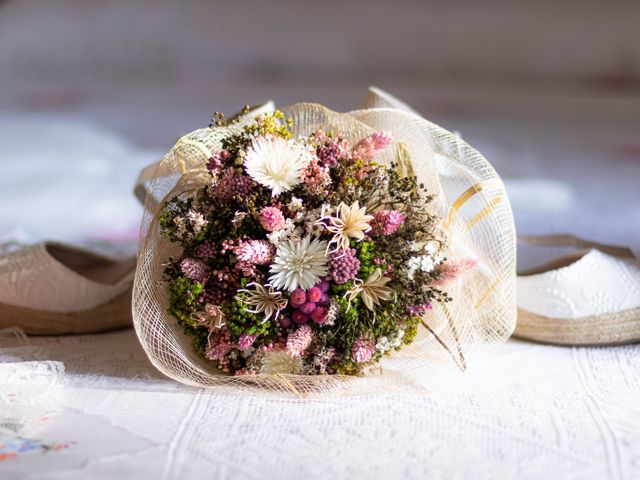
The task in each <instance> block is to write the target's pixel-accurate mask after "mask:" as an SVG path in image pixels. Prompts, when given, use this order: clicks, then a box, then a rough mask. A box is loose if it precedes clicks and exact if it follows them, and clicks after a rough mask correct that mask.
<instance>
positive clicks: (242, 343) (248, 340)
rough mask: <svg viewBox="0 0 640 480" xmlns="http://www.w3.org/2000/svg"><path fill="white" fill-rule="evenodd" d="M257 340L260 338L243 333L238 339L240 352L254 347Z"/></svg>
mask: <svg viewBox="0 0 640 480" xmlns="http://www.w3.org/2000/svg"><path fill="white" fill-rule="evenodd" d="M256 338H258V336H257V335H249V334H248V333H243V334H242V335H240V338H239V339H238V348H239V349H240V350H246V349H247V348H250V347H251V345H253V342H255V341H256Z"/></svg>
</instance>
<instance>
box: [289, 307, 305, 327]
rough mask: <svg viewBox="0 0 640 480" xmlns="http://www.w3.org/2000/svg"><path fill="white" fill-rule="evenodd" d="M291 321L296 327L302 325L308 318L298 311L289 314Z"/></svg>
mask: <svg viewBox="0 0 640 480" xmlns="http://www.w3.org/2000/svg"><path fill="white" fill-rule="evenodd" d="M291 320H293V323H295V324H296V325H304V324H305V323H307V322H308V321H309V316H308V315H305V314H304V313H302V312H301V311H300V310H295V311H294V312H292V313H291Z"/></svg>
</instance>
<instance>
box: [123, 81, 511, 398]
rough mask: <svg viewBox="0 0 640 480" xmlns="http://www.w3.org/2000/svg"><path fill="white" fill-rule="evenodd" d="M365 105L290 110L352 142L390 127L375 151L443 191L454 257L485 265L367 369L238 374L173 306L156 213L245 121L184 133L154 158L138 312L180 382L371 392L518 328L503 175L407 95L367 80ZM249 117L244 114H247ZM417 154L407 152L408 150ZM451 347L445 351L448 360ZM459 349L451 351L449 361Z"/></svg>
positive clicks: (165, 245) (303, 126)
mask: <svg viewBox="0 0 640 480" xmlns="http://www.w3.org/2000/svg"><path fill="white" fill-rule="evenodd" d="M363 107H364V108H363V109H361V110H357V111H354V112H350V113H346V114H342V113H336V112H333V111H330V110H328V109H326V108H324V107H322V106H320V105H316V104H305V103H303V104H296V105H293V106H291V107H287V108H285V109H284V113H285V115H286V116H288V117H291V118H292V119H293V122H294V126H293V128H294V133H295V134H299V135H309V134H310V133H312V132H314V131H315V130H317V129H319V128H322V129H324V130H332V131H334V132H342V133H343V134H344V135H345V136H346V137H347V138H348V139H349V140H350V141H352V142H354V143H355V142H357V141H358V140H359V139H361V138H362V137H364V136H365V135H367V134H369V133H371V132H372V131H374V130H384V131H386V132H389V133H390V134H391V135H392V138H393V142H394V145H393V148H388V149H387V150H386V153H385V154H384V155H383V157H382V158H381V159H380V158H379V159H378V160H381V161H385V162H390V161H398V162H400V164H401V165H402V167H403V168H404V169H405V170H406V171H407V173H411V171H414V172H415V174H416V175H417V176H418V178H419V180H420V181H421V182H423V183H424V184H425V185H426V186H427V187H428V189H429V190H430V191H431V192H432V193H435V194H436V195H437V199H436V201H434V202H433V204H432V205H433V208H434V209H435V213H437V214H438V215H439V216H441V217H442V218H443V226H444V229H445V232H446V237H447V240H448V243H449V250H448V252H447V256H448V257H449V258H450V259H456V258H474V259H476V260H477V261H478V262H479V267H478V268H477V269H476V270H475V271H474V272H473V273H471V274H469V275H467V276H466V277H464V278H463V279H462V280H460V281H458V282H457V283H455V284H453V285H452V286H448V287H447V288H446V290H447V291H448V293H449V294H450V295H451V296H452V297H453V299H454V300H453V302H451V303H449V304H447V305H446V306H444V305H437V306H435V307H434V309H433V310H432V311H431V312H428V314H426V315H425V317H424V325H423V326H424V328H421V330H420V332H419V334H418V335H417V336H416V339H415V341H414V342H413V343H412V344H411V345H409V346H405V347H404V348H403V349H402V351H400V352H396V353H394V354H393V355H392V357H391V358H389V359H388V360H387V359H385V360H384V361H383V362H382V364H381V365H382V370H383V373H382V374H380V375H375V376H369V377H346V376H337V375H331V376H304V375H277V376H269V375H258V376H256V377H250V378H247V377H231V376H228V375H223V374H222V373H221V372H218V371H216V369H215V368H214V367H213V366H212V364H211V362H210V361H207V360H203V359H201V358H199V357H198V356H196V354H195V353H194V352H193V349H192V347H191V340H190V338H188V337H186V336H185V335H184V334H183V333H182V330H181V328H180V326H179V325H177V321H176V319H174V318H173V317H171V316H170V315H169V314H168V313H167V297H166V286H165V285H164V284H163V283H162V273H163V263H164V262H165V261H166V260H167V258H168V257H169V256H171V255H176V254H177V253H179V252H177V251H176V246H175V245H172V244H171V243H170V242H169V241H167V240H164V239H162V238H160V236H159V234H158V232H159V229H158V224H157V220H156V213H157V211H158V209H159V205H161V204H162V201H163V199H167V198H169V197H171V196H173V195H175V194H176V193H186V194H189V193H191V192H194V191H196V190H197V189H199V188H200V187H201V186H202V185H204V184H205V182H207V181H208V173H207V170H206V164H207V161H208V159H209V157H210V156H211V153H212V152H214V151H215V150H217V149H219V148H220V142H221V140H222V139H223V138H224V137H225V136H227V135H229V134H230V133H231V131H232V130H233V129H237V128H241V126H242V123H239V124H233V125H231V126H224V127H217V128H214V129H211V128H205V129H200V130H196V131H194V132H192V133H189V134H187V135H185V136H184V137H182V138H181V139H180V140H179V141H178V142H177V143H176V145H175V146H174V147H173V148H172V149H171V150H170V151H169V153H167V154H166V155H165V156H164V158H163V159H162V161H161V162H160V163H159V164H158V165H157V167H156V169H155V172H154V174H153V175H151V176H150V180H149V181H148V182H147V183H146V185H145V189H146V191H147V192H148V195H147V197H146V202H145V213H144V218H143V222H142V240H141V243H140V251H139V258H138V269H137V272H136V279H135V284H134V292H133V319H134V325H135V328H136V332H137V333H138V337H139V338H140V341H141V343H142V346H143V347H144V349H145V351H146V352H147V354H148V356H149V358H150V360H151V361H152V363H153V364H154V365H155V366H156V367H157V368H158V369H159V370H160V371H162V372H163V373H164V374H166V375H168V376H169V377H171V378H173V379H175V380H178V381H180V382H182V383H185V384H188V385H193V386H204V387H228V388H234V387H250V388H251V387H253V388H258V389H265V390H267V391H279V392H293V393H295V394H299V395H306V394H315V393H322V392H331V393H371V392H372V391H376V390H388V389H389V388H396V387H400V386H416V385H419V384H420V383H421V381H422V380H424V379H428V378H429V376H430V375H433V372H434V371H435V369H436V367H438V368H441V367H442V366H443V365H450V366H453V365H454V363H453V362H455V364H457V365H458V367H460V368H461V369H465V368H466V363H467V359H468V356H469V352H470V351H471V348H472V347H473V346H474V345H477V344H478V343H480V342H485V341H496V340H504V339H506V338H508V337H509V335H510V334H511V333H512V331H513V329H514V328H515V321H516V302H515V245H516V242H515V230H514V225H513V218H512V214H511V209H510V206H509V202H508V199H507V196H506V193H505V190H504V186H503V184H502V182H501V180H500V179H499V177H498V175H497V174H496V172H495V170H494V169H493V168H492V167H491V165H490V164H489V163H488V162H487V161H486V160H485V159H484V158H483V157H482V155H480V153H478V152H477V151H476V150H474V149H473V148H471V147H470V146H469V145H467V144H466V143H465V142H464V141H462V140H461V139H460V138H458V137H456V136H455V135H453V134H451V133H450V132H447V131H446V130H444V129H442V128H440V127H438V126H437V125H434V124H432V123H430V122H428V121H426V120H424V119H423V118H421V117H420V116H418V115H417V114H416V113H415V112H413V111H412V110H411V109H410V108H408V107H407V106H406V105H404V104H402V103H401V102H399V101H398V100H396V99H394V98H393V97H391V96H389V95H388V94H385V93H384V92H381V91H379V90H372V91H371V93H370V95H369V97H367V99H366V100H365V103H364V105H363ZM246 121H248V120H246ZM409 159H410V161H409ZM443 358H446V359H447V360H443ZM452 360H453V362H452Z"/></svg>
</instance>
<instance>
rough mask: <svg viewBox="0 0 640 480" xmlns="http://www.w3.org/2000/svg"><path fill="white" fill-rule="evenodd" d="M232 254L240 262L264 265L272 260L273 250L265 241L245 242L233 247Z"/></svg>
mask: <svg viewBox="0 0 640 480" xmlns="http://www.w3.org/2000/svg"><path fill="white" fill-rule="evenodd" d="M233 252H234V253H235V254H236V256H237V257H238V260H240V261H241V262H246V263H250V264H253V265H266V264H268V263H269V262H271V260H272V259H273V255H274V254H275V248H274V246H273V245H272V244H271V243H270V242H268V241H267V240H246V241H242V242H240V244H239V245H238V246H237V247H234V248H233Z"/></svg>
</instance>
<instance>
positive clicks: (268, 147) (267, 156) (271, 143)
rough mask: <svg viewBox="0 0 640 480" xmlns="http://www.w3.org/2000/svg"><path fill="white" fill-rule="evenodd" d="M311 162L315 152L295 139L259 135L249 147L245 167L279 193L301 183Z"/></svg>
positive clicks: (250, 174) (253, 175)
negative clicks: (312, 154)
mask: <svg viewBox="0 0 640 480" xmlns="http://www.w3.org/2000/svg"><path fill="white" fill-rule="evenodd" d="M309 162H311V153H310V152H309V151H308V150H307V149H306V148H305V147H304V146H303V145H301V144H299V143H296V142H294V141H293V140H285V139H284V138H280V137H274V138H265V137H258V138H256V139H255V140H254V141H253V144H252V145H251V147H249V149H248V150H247V154H246V156H245V158H244V168H245V169H246V171H247V173H248V174H249V176H250V177H251V178H253V179H254V180H255V181H256V182H258V183H259V184H261V185H264V186H265V187H269V188H270V189H271V194H272V195H274V196H275V195H279V194H281V193H282V192H286V191H288V190H291V189H292V188H293V187H295V186H296V185H298V184H299V183H301V182H302V171H303V170H304V169H305V168H306V167H307V165H309Z"/></svg>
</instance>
